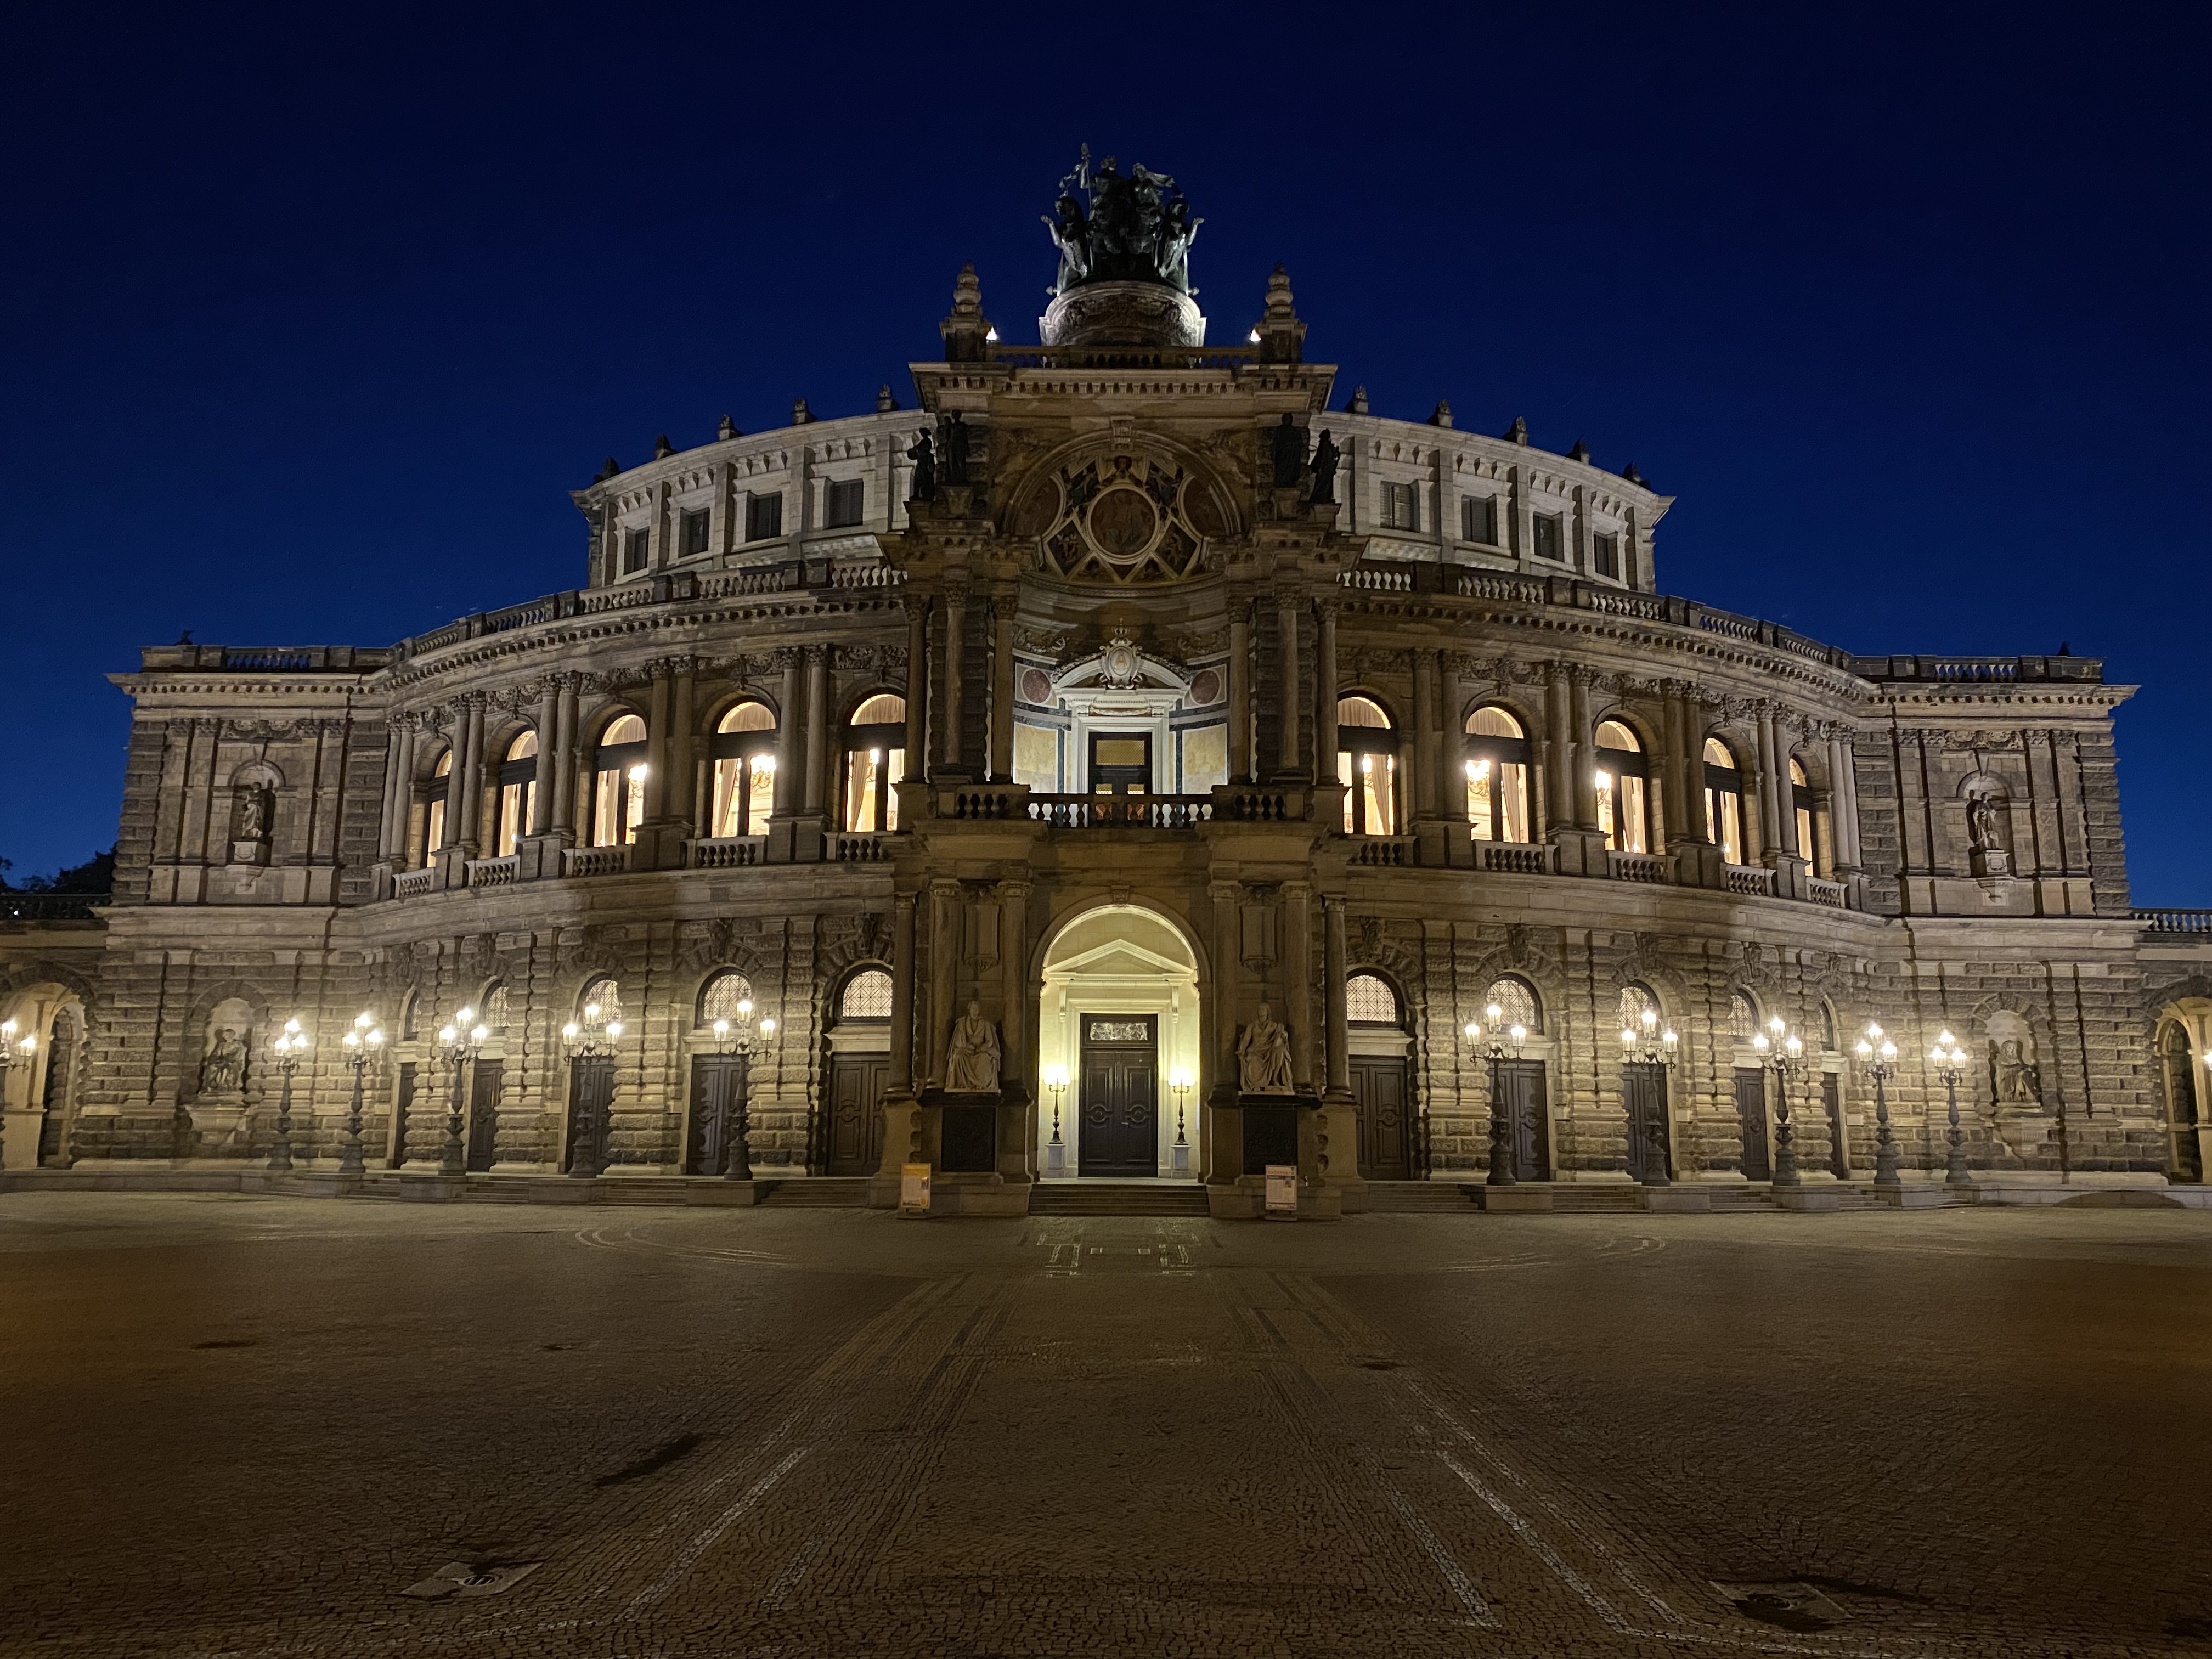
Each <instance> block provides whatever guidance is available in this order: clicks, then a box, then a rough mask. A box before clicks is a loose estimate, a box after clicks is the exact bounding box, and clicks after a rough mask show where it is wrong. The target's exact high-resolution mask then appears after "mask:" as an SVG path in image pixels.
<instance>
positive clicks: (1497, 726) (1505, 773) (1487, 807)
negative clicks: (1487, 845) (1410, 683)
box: [1467, 708, 1531, 842]
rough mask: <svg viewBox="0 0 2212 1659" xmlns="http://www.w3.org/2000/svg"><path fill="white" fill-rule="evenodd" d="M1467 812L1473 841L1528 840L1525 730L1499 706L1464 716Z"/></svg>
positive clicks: (1526, 734) (1526, 744)
mask: <svg viewBox="0 0 2212 1659" xmlns="http://www.w3.org/2000/svg"><path fill="white" fill-rule="evenodd" d="M1467 816H1468V822H1469V823H1471V824H1472V825H1473V826H1474V828H1473V830H1472V833H1473V835H1474V839H1475V840H1477V841H1518V842H1525V841H1528V840H1529V839H1530V838H1531V837H1530V836H1529V832H1528V733H1527V732H1524V731H1522V729H1521V722H1520V721H1519V720H1515V719H1514V718H1513V716H1512V715H1510V714H1507V713H1506V712H1505V711H1504V709H1503V708H1478V709H1476V710H1475V711H1474V713H1473V714H1469V715H1468V717H1467Z"/></svg>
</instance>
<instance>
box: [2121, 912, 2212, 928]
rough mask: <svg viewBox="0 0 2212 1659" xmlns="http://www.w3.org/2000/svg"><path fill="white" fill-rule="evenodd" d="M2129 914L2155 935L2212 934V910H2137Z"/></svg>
mask: <svg viewBox="0 0 2212 1659" xmlns="http://www.w3.org/2000/svg"><path fill="white" fill-rule="evenodd" d="M2128 914H2129V915H2130V916H2132V917H2134V918H2135V919H2136V921H2140V922H2143V923H2146V924H2148V931H2150V932H2151V933H2212V910H2169V909H2151V910H2143V909H2136V910H2130V911H2129V912H2128Z"/></svg>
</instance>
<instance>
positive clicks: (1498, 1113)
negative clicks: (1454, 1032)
mask: <svg viewBox="0 0 2212 1659" xmlns="http://www.w3.org/2000/svg"><path fill="white" fill-rule="evenodd" d="M1482 1017H1483V1018H1484V1019H1486V1020H1488V1021H1489V1022H1490V1025H1489V1032H1490V1035H1489V1037H1488V1039H1487V1040H1486V1039H1485V1038H1484V1036H1483V1030H1484V1028H1483V1026H1482V1025H1481V1024H1480V1023H1479V1022H1477V1021H1475V1020H1472V1019H1471V1020H1469V1021H1468V1023H1467V1024H1465V1025H1463V1026H1462V1027H1461V1028H1460V1035H1461V1036H1463V1037H1465V1038H1466V1039H1467V1048H1468V1054H1471V1055H1473V1056H1474V1058H1475V1059H1477V1060H1487V1061H1489V1062H1490V1174H1489V1175H1488V1176H1486V1178H1485V1180H1484V1182H1483V1184H1484V1185H1485V1186H1486V1187H1510V1186H1513V1185H1515V1184H1516V1182H1518V1181H1519V1179H1520V1177H1519V1176H1516V1175H1515V1174H1514V1173H1513V1141H1512V1133H1511V1127H1512V1126H1511V1125H1510V1124H1509V1123H1507V1122H1506V1121H1505V1101H1504V1096H1503V1091H1502V1090H1501V1088H1500V1085H1499V1083H1498V1066H1500V1065H1502V1064H1503V1063H1504V1061H1505V1060H1509V1059H1511V1060H1518V1059H1520V1058H1521V1045H1522V1043H1524V1042H1527V1041H1528V1027H1527V1026H1525V1025H1509V1026H1506V1027H1504V1029H1503V1030H1500V1029H1499V1022H1500V1021H1502V1020H1503V1019H1504V1018H1505V1011H1504V1009H1503V1008H1501V1007H1499V1006H1498V1005H1497V1004H1496V1003H1494V1002H1493V1003H1492V1004H1491V1005H1490V1006H1488V1007H1486V1008H1485V1009H1484V1010H1483V1011H1482Z"/></svg>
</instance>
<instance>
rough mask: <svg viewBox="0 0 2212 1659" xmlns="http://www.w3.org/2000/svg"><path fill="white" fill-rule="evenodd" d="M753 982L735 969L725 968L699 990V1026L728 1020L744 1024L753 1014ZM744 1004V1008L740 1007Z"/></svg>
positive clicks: (735, 1023)
mask: <svg viewBox="0 0 2212 1659" xmlns="http://www.w3.org/2000/svg"><path fill="white" fill-rule="evenodd" d="M752 1000H753V982H752V981H750V980H749V979H747V978H746V977H745V976H744V975H743V974H741V973H739V972H738V970H737V969H734V968H725V969H723V970H722V971H721V972H720V973H719V974H716V975H714V976H713V977H712V978H711V979H709V980H708V981H707V982H706V984H704V985H702V987H699V1022H698V1023H699V1024H701V1025H702V1026H705V1025H712V1024H714V1022H715V1021H716V1020H718V1019H726V1020H727V1021H729V1022H730V1024H732V1025H737V1024H742V1023H744V1021H745V1020H746V1018H748V1017H749V1016H750V1013H751V1012H752ZM740 1003H743V1004H744V1006H743V1007H739V1006H738V1005H739V1004H740Z"/></svg>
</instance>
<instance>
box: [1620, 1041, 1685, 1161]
mask: <svg viewBox="0 0 2212 1659" xmlns="http://www.w3.org/2000/svg"><path fill="white" fill-rule="evenodd" d="M1680 1046H1681V1039H1680V1038H1679V1037H1677V1036H1675V1035H1674V1028H1673V1027H1672V1026H1662V1025H1661V1024H1659V1011H1658V1010H1657V1009H1656V1008H1654V1007H1652V1006H1650V1004H1649V1003H1648V1002H1647V1003H1646V1004H1645V1005H1644V1010H1643V1012H1641V1013H1639V1014H1638V1016H1637V1017H1636V1024H1634V1025H1624V1026H1622V1027H1621V1028H1620V1057H1621V1059H1622V1060H1624V1061H1626V1063H1627V1064H1629V1065H1631V1066H1657V1067H1658V1068H1659V1071H1660V1076H1661V1079H1662V1084H1661V1091H1660V1097H1659V1109H1658V1120H1659V1121H1656V1122H1652V1121H1649V1120H1648V1119H1647V1121H1645V1122H1644V1124H1643V1125H1642V1126H1641V1127H1642V1133H1643V1134H1644V1185H1645V1186H1647V1187H1671V1186H1672V1185H1674V1180H1673V1178H1672V1177H1671V1176H1668V1173H1667V1123H1666V1115H1667V1097H1666V1091H1665V1084H1664V1079H1665V1076H1666V1074H1667V1073H1668V1072H1671V1071H1672V1070H1674V1055H1675V1054H1676V1052H1677V1050H1678V1049H1679V1048H1680Z"/></svg>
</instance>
